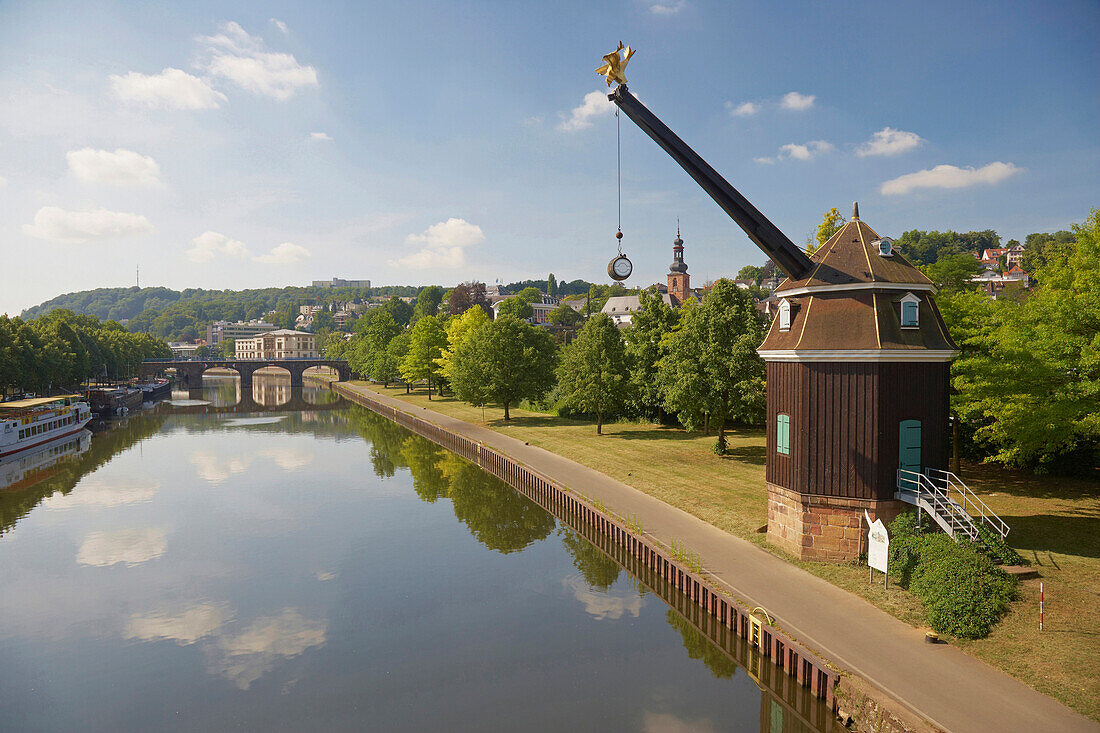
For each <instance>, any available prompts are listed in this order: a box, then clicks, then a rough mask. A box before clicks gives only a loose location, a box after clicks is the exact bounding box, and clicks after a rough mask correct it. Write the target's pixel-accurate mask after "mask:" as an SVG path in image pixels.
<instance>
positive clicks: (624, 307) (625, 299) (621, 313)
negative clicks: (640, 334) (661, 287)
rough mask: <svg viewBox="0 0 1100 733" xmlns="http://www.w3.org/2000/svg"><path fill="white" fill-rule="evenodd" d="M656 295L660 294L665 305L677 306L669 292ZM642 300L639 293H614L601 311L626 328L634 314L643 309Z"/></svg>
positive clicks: (619, 325) (655, 294) (656, 294)
mask: <svg viewBox="0 0 1100 733" xmlns="http://www.w3.org/2000/svg"><path fill="white" fill-rule="evenodd" d="M654 296H655V297H656V296H660V298H661V300H663V301H664V302H665V305H669V306H672V307H676V304H675V303H673V301H672V296H671V295H669V294H668V293H654ZM640 300H641V298H640V297H639V296H637V295H614V296H612V297H610V298H608V299H607V302H606V303H604V305H603V308H601V309H600V313H606V314H607V315H609V316H611V320H612V321H614V323H615V325H616V326H618V327H619V328H626V327H627V326H629V325H630V322H631V319H633V317H634V314H635V313H637V312H638V311H640V310H641V309H642V306H641V303H640Z"/></svg>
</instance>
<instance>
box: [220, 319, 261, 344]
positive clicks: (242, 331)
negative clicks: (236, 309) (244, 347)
mask: <svg viewBox="0 0 1100 733" xmlns="http://www.w3.org/2000/svg"><path fill="white" fill-rule="evenodd" d="M274 330H275V324H274V323H268V322H266V321H237V322H236V323H230V322H229V321H214V322H213V323H211V324H210V325H208V326H207V327H206V342H207V343H208V344H210V346H211V347H214V346H217V345H218V344H219V343H221V341H222V340H223V339H239V338H248V337H250V336H255V335H256V334H259V333H266V332H268V331H274Z"/></svg>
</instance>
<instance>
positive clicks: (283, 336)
mask: <svg viewBox="0 0 1100 733" xmlns="http://www.w3.org/2000/svg"><path fill="white" fill-rule="evenodd" d="M233 345H234V347H235V351H236V356H237V358H238V359H303V358H312V359H316V358H317V356H318V354H317V348H316V342H315V340H314V336H313V334H312V333H306V332H304V331H291V330H290V329H286V328H280V329H279V330H277V331H270V332H268V333H262V334H259V335H258V336H254V337H252V338H240V339H237V340H236V341H235V342H234V344H233Z"/></svg>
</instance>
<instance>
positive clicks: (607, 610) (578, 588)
mask: <svg viewBox="0 0 1100 733" xmlns="http://www.w3.org/2000/svg"><path fill="white" fill-rule="evenodd" d="M562 585H564V586H565V587H566V589H568V590H571V591H572V592H573V597H574V598H576V599H577V600H578V601H580V602H581V603H583V604H584V610H585V611H586V612H587V613H588V615H590V616H592V617H593V618H595V619H596V620H598V621H603V620H605V619H612V620H614V619H620V618H622V617H623V616H624V615H625V614H630V615H631V616H633V617H634V618H638V614H639V613H641V611H642V606H643V605H645V599H644V598H642V597H641V596H640V595H638V593H637V591H635V590H634V589H633V588H631V589H629V590H627V591H625V592H619V591H612V590H606V591H603V590H601V591H597V590H593V589H592V586H590V585H589V584H588V583H587V582H586V581H585V579H584V578H582V577H581V576H580V575H570V576H569V577H567V578H564V579H563V580H562Z"/></svg>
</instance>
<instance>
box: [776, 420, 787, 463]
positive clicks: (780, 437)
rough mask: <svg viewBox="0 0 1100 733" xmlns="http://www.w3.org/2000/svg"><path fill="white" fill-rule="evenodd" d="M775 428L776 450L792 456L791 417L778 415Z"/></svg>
mask: <svg viewBox="0 0 1100 733" xmlns="http://www.w3.org/2000/svg"><path fill="white" fill-rule="evenodd" d="M775 427H776V431H775V434H776V440H775V443H776V445H775V449H776V451H777V452H779V453H782V454H783V455H785V456H789V455H790V454H791V416H790V415H777V416H776V425H775Z"/></svg>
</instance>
